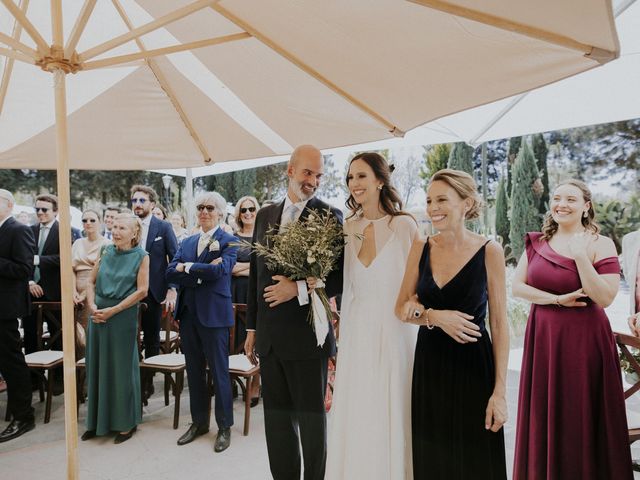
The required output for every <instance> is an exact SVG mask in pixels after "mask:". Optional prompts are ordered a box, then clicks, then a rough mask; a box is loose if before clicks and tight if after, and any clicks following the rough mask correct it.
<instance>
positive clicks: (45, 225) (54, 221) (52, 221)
mask: <svg viewBox="0 0 640 480" xmlns="http://www.w3.org/2000/svg"><path fill="white" fill-rule="evenodd" d="M54 223H56V219H55V218H54V219H53V220H51V221H50V222H49V223H45V224H44V225H43V224H42V223H41V224H40V228H42V227H45V228H48V229H51V227H52V226H53V224H54Z"/></svg>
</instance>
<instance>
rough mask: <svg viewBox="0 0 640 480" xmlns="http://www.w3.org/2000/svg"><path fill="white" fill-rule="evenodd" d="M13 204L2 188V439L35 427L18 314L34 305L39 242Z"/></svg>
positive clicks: (24, 313)
mask: <svg viewBox="0 0 640 480" xmlns="http://www.w3.org/2000/svg"><path fill="white" fill-rule="evenodd" d="M14 204H15V201H14V199H13V195H12V194H11V192H9V191H7V190H4V189H0V304H1V305H2V310H1V311H0V374H2V378H3V379H4V380H5V381H6V387H7V413H9V415H11V417H12V418H13V420H12V421H11V423H10V424H9V425H8V426H7V427H6V428H5V429H4V431H2V433H0V442H7V441H9V440H12V439H14V438H16V437H19V436H20V435H22V434H24V433H26V432H28V431H29V430H33V429H34V428H35V423H34V420H33V408H32V407H31V378H30V376H29V369H28V368H27V364H26V363H25V361H24V354H23V353H22V348H21V345H20V344H21V342H20V333H19V332H18V317H24V316H26V315H28V314H29V310H30V308H31V303H30V296H29V289H28V284H29V275H30V274H31V270H32V269H33V255H34V253H35V251H36V242H35V239H34V238H33V233H32V232H31V229H30V228H29V227H28V226H27V225H23V224H21V223H20V222H18V221H17V220H15V219H14V218H13V217H12V216H11V211H12V210H13V206H14ZM6 473H7V474H8V472H6Z"/></svg>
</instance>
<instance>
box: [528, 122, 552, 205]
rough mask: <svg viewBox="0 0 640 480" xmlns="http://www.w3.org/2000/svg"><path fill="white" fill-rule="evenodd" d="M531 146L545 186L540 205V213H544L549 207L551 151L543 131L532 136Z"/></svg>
mask: <svg viewBox="0 0 640 480" xmlns="http://www.w3.org/2000/svg"><path fill="white" fill-rule="evenodd" d="M531 148H533V155H534V156H535V157H536V164H537V165H538V173H539V174H540V180H541V181H542V186H543V188H544V190H543V191H542V195H541V196H540V207H539V212H540V214H541V215H544V214H545V213H547V210H548V209H549V170H548V169H547V154H548V153H549V148H548V147H547V142H545V141H544V137H543V136H542V134H541V133H536V134H535V135H534V136H533V137H532V139H531Z"/></svg>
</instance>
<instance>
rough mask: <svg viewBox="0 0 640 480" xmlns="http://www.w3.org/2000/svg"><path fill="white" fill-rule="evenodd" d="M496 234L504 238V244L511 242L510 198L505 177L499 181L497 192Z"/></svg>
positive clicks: (504, 245)
mask: <svg viewBox="0 0 640 480" xmlns="http://www.w3.org/2000/svg"><path fill="white" fill-rule="evenodd" d="M496 234H497V235H499V236H500V237H501V238H502V246H503V247H506V246H507V245H508V244H509V198H508V197H507V185H506V181H505V178H504V177H502V178H500V181H499V182H498V192H497V193H496Z"/></svg>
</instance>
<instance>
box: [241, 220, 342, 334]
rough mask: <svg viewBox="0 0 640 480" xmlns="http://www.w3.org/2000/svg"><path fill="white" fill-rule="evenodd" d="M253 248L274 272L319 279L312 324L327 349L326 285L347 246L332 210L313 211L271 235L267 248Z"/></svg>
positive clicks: (329, 314) (327, 303)
mask: <svg viewBox="0 0 640 480" xmlns="http://www.w3.org/2000/svg"><path fill="white" fill-rule="evenodd" d="M247 243H248V242H247ZM247 243H244V245H245V246H246V245H247ZM249 245H250V247H251V249H252V251H253V252H254V253H255V254H256V255H260V256H261V257H264V259H265V263H266V265H267V267H268V268H269V269H270V270H272V271H274V272H282V273H283V274H284V275H286V276H287V277H288V278H289V279H291V280H294V281H297V280H305V279H306V278H308V277H315V278H317V279H318V286H317V287H316V288H315V290H313V292H312V293H311V308H310V309H309V316H308V320H309V324H310V325H311V327H312V328H313V330H314V332H315V333H316V339H317V340H318V345H320V346H321V345H323V344H324V340H325V338H326V336H327V333H328V332H329V323H328V320H329V318H331V309H330V306H329V298H328V297H327V292H326V291H325V289H324V282H325V281H326V280H327V277H328V276H329V274H330V273H331V272H332V271H333V270H335V269H336V268H337V267H338V261H339V260H340V258H341V253H342V251H343V248H344V245H345V239H344V233H343V230H342V225H341V224H340V223H339V222H338V219H337V218H336V217H335V215H333V214H332V213H331V211H330V210H328V209H326V210H324V211H314V210H311V211H310V212H309V215H308V216H307V217H306V218H305V219H301V220H300V221H297V222H291V223H289V224H288V225H286V226H284V227H282V228H281V229H280V230H279V231H277V232H276V231H274V230H272V231H270V232H267V243H266V245H263V244H259V243H255V244H253V245H251V244H249Z"/></svg>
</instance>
